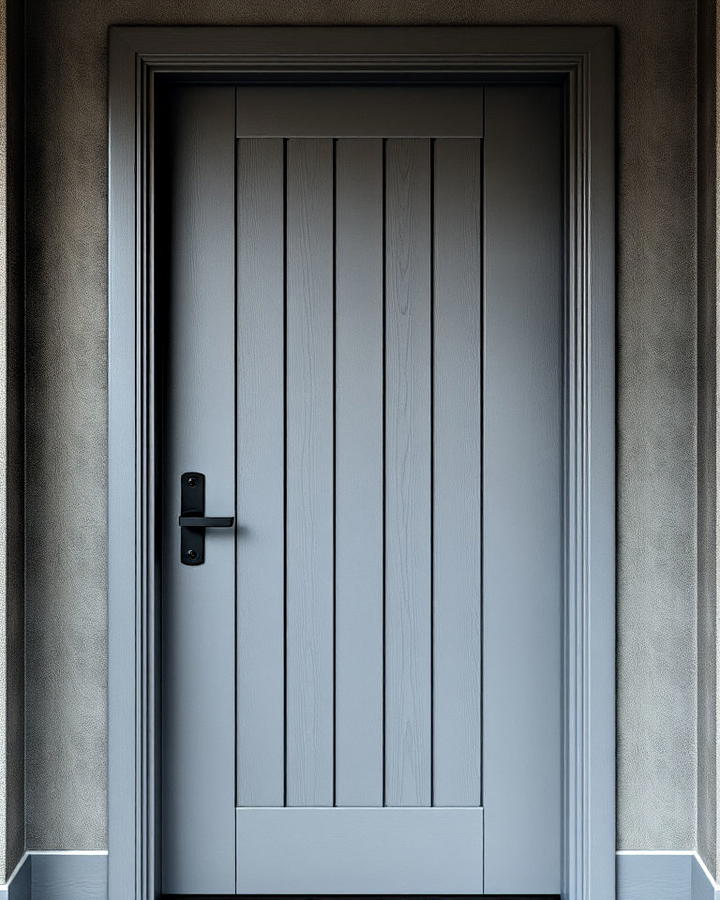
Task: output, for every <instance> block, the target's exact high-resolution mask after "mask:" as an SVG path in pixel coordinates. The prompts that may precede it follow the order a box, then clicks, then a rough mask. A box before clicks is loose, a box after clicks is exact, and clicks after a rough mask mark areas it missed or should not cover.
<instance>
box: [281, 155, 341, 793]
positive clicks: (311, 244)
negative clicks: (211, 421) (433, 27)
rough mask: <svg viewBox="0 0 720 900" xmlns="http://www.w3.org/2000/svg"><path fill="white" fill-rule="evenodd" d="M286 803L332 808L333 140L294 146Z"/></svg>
mask: <svg viewBox="0 0 720 900" xmlns="http://www.w3.org/2000/svg"><path fill="white" fill-rule="evenodd" d="M286 240H287V382H286V384H287V388H286V390H287V413H286V415H287V451H286V452H287V469H286V477H287V548H286V554H287V575H286V604H287V625H286V627H287V650H286V657H287V663H286V664H287V672H286V690H287V699H286V706H287V711H286V715H287V734H286V748H287V761H286V779H287V794H286V802H287V805H288V806H332V803H333V781H334V772H333V750H334V748H333V656H334V654H333V626H334V622H333V456H334V453H333V142H332V140H328V139H323V140H314V139H293V140H289V141H288V142H287V237H286Z"/></svg>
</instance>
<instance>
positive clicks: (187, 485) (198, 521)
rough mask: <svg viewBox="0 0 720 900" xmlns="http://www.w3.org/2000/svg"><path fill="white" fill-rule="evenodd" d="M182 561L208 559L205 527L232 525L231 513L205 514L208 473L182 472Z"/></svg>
mask: <svg viewBox="0 0 720 900" xmlns="http://www.w3.org/2000/svg"><path fill="white" fill-rule="evenodd" d="M178 524H179V525H180V562H181V563H182V564H183V565H185V566H201V565H202V564H203V563H204V562H205V529H206V528H232V526H233V525H234V524H235V519H234V518H233V517H232V516H206V515H205V476H204V475H203V474H202V472H184V473H183V474H182V475H181V476H180V517H179V518H178Z"/></svg>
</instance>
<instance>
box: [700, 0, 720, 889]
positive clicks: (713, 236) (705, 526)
mask: <svg viewBox="0 0 720 900" xmlns="http://www.w3.org/2000/svg"><path fill="white" fill-rule="evenodd" d="M717 2H718V0H700V2H699V4H698V350H697V352H698V416H697V418H698V491H697V497H698V530H697V536H698V548H697V551H698V604H697V641H698V649H697V653H698V706H697V709H698V731H697V742H698V756H697V766H698V771H697V847H698V852H699V853H700V855H701V856H702V858H703V859H704V861H705V863H706V864H707V866H708V867H709V868H710V870H711V871H713V872H717V871H718V803H717V799H718V798H717V785H718V762H719V760H718V708H717V703H718V699H717V698H718V687H719V685H718V674H719V672H718V665H717V653H718V604H717V596H718V584H717V577H718V564H717V561H718V542H717V538H718V520H717V516H718V504H717V492H718V465H717V464H718V458H717V428H718V396H717V387H718V385H717V352H718V341H717V301H718V290H717V288H718V283H717V276H718V256H717V254H718V239H717V232H718V224H719V220H718V205H717V201H718V185H717V178H718V158H719V157H718V154H719V152H720V147H719V146H718V127H717V126H718V121H717V119H718V97H719V96H720V94H719V93H718V74H719V73H718V58H717V56H718V47H717V38H718V35H717V25H718V9H717Z"/></svg>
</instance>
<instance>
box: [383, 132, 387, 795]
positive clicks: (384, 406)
mask: <svg viewBox="0 0 720 900" xmlns="http://www.w3.org/2000/svg"><path fill="white" fill-rule="evenodd" d="M386 334H387V138H383V139H382V667H383V668H382V686H383V690H382V805H383V806H386V805H387V787H386V781H387V740H386V732H387V678H386V673H387V640H386V628H387V622H386V620H387V465H386V457H387V434H386V432H387V424H386V423H387V396H386V395H387V342H386Z"/></svg>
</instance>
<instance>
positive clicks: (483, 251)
mask: <svg viewBox="0 0 720 900" xmlns="http://www.w3.org/2000/svg"><path fill="white" fill-rule="evenodd" d="M485 108H486V104H485V91H484V90H483V138H482V140H481V141H480V265H481V272H480V298H479V299H480V353H481V359H480V597H479V601H480V806H482V805H483V803H484V793H485V791H484V777H485V766H484V765H483V762H484V758H485V747H484V744H485V653H484V652H483V651H484V649H485V382H486V377H485V375H486V372H485V366H486V361H487V353H486V348H485V340H486V334H487V330H486V318H487V315H486V303H487V289H486V275H485V273H486V270H487V266H486V259H487V245H486V218H487V210H486V206H485V137H484V135H485ZM484 846H485V845H484V839H483V875H484V868H485V850H484Z"/></svg>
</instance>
